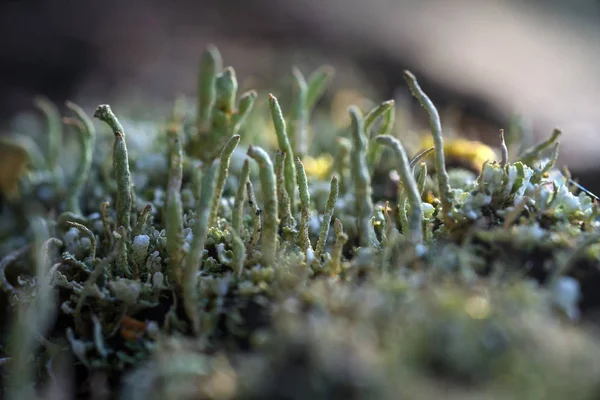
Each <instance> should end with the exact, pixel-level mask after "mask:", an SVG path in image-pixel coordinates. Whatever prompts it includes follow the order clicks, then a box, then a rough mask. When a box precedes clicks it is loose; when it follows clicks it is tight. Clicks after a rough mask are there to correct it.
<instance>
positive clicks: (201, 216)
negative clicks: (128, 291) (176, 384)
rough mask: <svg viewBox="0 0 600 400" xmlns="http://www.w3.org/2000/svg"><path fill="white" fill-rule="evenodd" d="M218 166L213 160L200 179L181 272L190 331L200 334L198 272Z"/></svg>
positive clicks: (218, 163) (217, 162)
mask: <svg viewBox="0 0 600 400" xmlns="http://www.w3.org/2000/svg"><path fill="white" fill-rule="evenodd" d="M219 166H220V161H219V160H218V159H217V160H215V161H214V162H213V163H212V165H211V166H210V168H209V169H208V171H206V174H205V175H204V176H203V177H202V189H201V192H200V197H199V198H198V202H197V204H196V219H195V223H194V226H193V228H192V234H193V238H192V242H191V245H190V252H189V254H188V255H187V257H186V260H185V269H184V271H183V301H184V307H185V310H186V313H187V315H188V318H190V320H191V321H192V330H193V331H194V333H195V334H199V333H200V315H199V313H200V311H199V309H198V298H199V293H198V277H197V274H198V271H199V270H200V267H201V265H202V252H203V250H204V245H205V243H206V235H207V233H208V228H209V226H208V221H209V218H210V205H211V202H212V199H213V196H214V191H215V178H216V175H217V171H218V169H219Z"/></svg>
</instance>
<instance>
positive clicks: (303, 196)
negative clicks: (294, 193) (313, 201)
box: [296, 158, 312, 258]
mask: <svg viewBox="0 0 600 400" xmlns="http://www.w3.org/2000/svg"><path fill="white" fill-rule="evenodd" d="M296 171H297V174H296V175H297V177H298V190H299V192H300V228H299V232H298V239H299V242H300V248H301V249H302V252H303V253H304V254H305V255H306V257H307V258H308V256H309V253H311V252H312V245H311V244H310V237H309V236H308V227H309V224H310V193H309V191H308V181H307V179H306V172H304V165H303V164H302V161H300V158H296Z"/></svg>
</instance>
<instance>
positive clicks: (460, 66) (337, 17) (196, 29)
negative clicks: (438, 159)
mask: <svg viewBox="0 0 600 400" xmlns="http://www.w3.org/2000/svg"><path fill="white" fill-rule="evenodd" d="M207 43H215V44H216V45H217V46H218V47H219V48H220V49H221V51H222V53H223V55H224V59H225V60H226V63H227V64H230V65H233V66H234V67H235V68H236V71H237V72H238V76H241V77H244V76H247V75H250V74H252V75H255V76H257V77H258V78H259V79H260V78H262V79H264V80H268V79H269V77H271V76H273V75H276V76H280V75H282V74H283V72H282V71H284V70H285V71H287V70H288V67H289V65H291V64H292V63H300V64H302V63H307V64H310V63H313V64H314V63H317V62H320V61H322V62H328V63H332V64H333V65H334V66H336V68H338V70H340V71H341V73H340V74H338V77H337V78H336V84H337V85H342V86H343V85H346V86H360V88H361V89H364V90H366V91H367V92H368V93H369V94H370V95H371V97H373V98H374V99H381V100H383V99H386V98H390V97H391V96H392V95H393V93H394V91H395V90H397V88H398V87H401V86H402V85H403V82H402V78H401V72H402V70H403V69H405V68H409V69H411V70H413V72H415V73H416V74H417V76H419V77H420V80H421V82H422V84H423V86H424V87H425V89H426V90H427V91H428V92H429V93H430V95H431V96H432V98H433V99H434V101H435V102H436V104H438V105H439V106H440V107H445V106H447V105H456V107H458V108H459V109H461V110H462V112H463V114H464V116H465V117H464V120H465V122H464V126H465V129H471V130H473V129H475V130H476V131H477V134H478V135H479V136H481V137H482V138H483V139H484V140H485V139H489V138H491V137H494V138H495V137H496V134H497V130H496V129H497V128H498V127H503V125H504V124H505V123H506V119H507V117H508V116H509V115H510V114H512V113H515V112H518V113H521V114H524V115H525V116H527V117H528V118H529V119H530V120H531V122H532V124H533V125H532V126H533V128H534V133H535V135H536V136H537V137H538V138H543V137H545V136H547V135H548V134H549V133H550V132H551V130H552V128H553V127H555V126H559V127H561V128H562V129H563V131H564V135H563V137H562V139H561V150H562V152H561V159H560V161H561V163H563V164H568V165H569V166H570V168H571V170H573V171H574V172H575V173H576V175H577V176H579V177H580V178H581V182H582V183H583V184H584V185H588V186H590V187H591V188H592V189H594V190H598V189H600V184H597V183H596V175H597V173H596V172H597V169H598V167H599V166H600V157H599V156H598V151H597V149H598V148H600V129H599V128H600V74H598V73H597V69H598V68H597V66H598V65H600V5H599V2H598V1H592V0H564V1H559V0H553V1H552V0H545V1H544V0H530V1H516V0H515V1H508V0H507V1H493V0H489V1H484V2H482V1H477V0H456V1H447V0H446V1H445V0H371V1H362V0H329V1H324V0H295V1H294V0H279V1H268V0H255V1H234V0H220V1H210V0H196V1H191V0H174V1H157V0H144V1H142V0H128V1H117V0H105V1H102V2H96V1H79V2H75V1H61V0H37V1H16V0H13V1H5V2H3V3H1V4H0V128H1V129H3V130H4V131H7V130H9V129H10V127H11V125H10V124H9V121H10V120H11V117H12V116H14V115H16V114H17V113H18V112H20V111H23V110H31V109H32V97H33V96H34V95H36V94H45V95H47V96H49V97H51V98H52V99H53V100H55V101H57V102H59V103H61V102H63V101H64V100H66V99H71V100H76V101H79V102H82V103H83V104H84V105H85V104H87V103H89V104H93V102H94V101H97V100H98V99H100V100H102V101H108V100H111V99H113V98H128V97H136V96H137V97H140V96H141V97H144V98H148V99H153V100H154V99H156V100H161V99H164V100H165V101H170V100H171V99H172V97H173V96H174V94H176V93H179V92H182V93H186V94H192V93H193V92H194V90H195V79H196V70H197V62H198V58H199V55H200V53H201V51H202V50H203V48H204V46H205V45H206V44H207ZM111 101H112V100H111ZM473 127H475V128H473ZM488 141H489V140H488Z"/></svg>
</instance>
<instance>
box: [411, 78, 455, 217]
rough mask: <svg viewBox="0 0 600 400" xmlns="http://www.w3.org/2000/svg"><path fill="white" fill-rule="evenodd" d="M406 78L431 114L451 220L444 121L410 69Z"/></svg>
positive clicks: (445, 210) (438, 172)
mask: <svg viewBox="0 0 600 400" xmlns="http://www.w3.org/2000/svg"><path fill="white" fill-rule="evenodd" d="M404 80H405V81H406V83H407V84H408V86H409V88H410V91H411V93H412V94H413V96H415V98H416V99H417V100H419V103H420V104H421V106H422V107H423V108H424V109H425V110H426V111H427V113H428V114H429V126H430V128H431V135H432V137H433V144H434V153H435V173H436V176H437V180H438V192H439V193H438V194H439V196H440V201H441V202H442V212H443V213H444V219H445V222H446V223H448V222H449V218H448V216H449V214H450V211H451V207H452V200H451V189H450V178H449V177H448V172H447V171H446V161H445V156H444V139H443V135H442V123H441V121H440V115H439V113H438V111H437V108H436V107H435V105H434V104H433V102H432V101H431V99H430V98H429V97H428V96H427V95H426V94H425V92H424V91H423V89H421V87H420V86H419V82H418V81H417V78H416V77H415V76H414V75H413V74H412V72H410V71H404Z"/></svg>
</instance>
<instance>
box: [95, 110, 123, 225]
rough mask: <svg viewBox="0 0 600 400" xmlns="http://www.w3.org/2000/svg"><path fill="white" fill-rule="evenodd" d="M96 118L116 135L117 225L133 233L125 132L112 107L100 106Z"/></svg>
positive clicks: (114, 159)
mask: <svg viewBox="0 0 600 400" xmlns="http://www.w3.org/2000/svg"><path fill="white" fill-rule="evenodd" d="M94 117H95V118H98V119H99V120H101V121H102V122H104V123H106V124H107V125H108V126H109V127H110V128H111V129H112V131H113V133H114V135H115V142H114V146H113V169H114V174H115V179H116V181H117V204H116V206H117V225H118V226H122V227H123V228H125V232H127V233H128V234H129V232H130V231H131V206H132V203H133V201H132V197H131V173H130V172H129V156H128V154H127V145H126V143H125V131H124V130H123V127H122V126H121V123H120V122H119V120H118V119H117V117H116V116H115V114H113V112H112V110H111V109H110V106H109V105H107V104H104V105H100V106H98V108H96V112H95V113H94Z"/></svg>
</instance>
